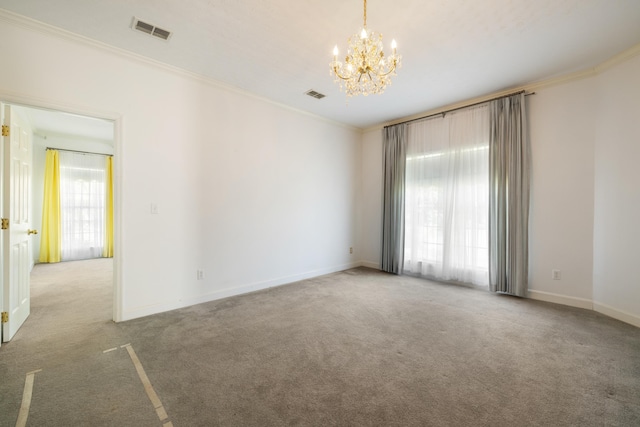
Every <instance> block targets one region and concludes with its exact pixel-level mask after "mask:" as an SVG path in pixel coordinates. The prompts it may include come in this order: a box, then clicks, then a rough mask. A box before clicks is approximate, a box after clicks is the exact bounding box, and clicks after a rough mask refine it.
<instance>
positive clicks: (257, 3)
mask: <svg viewBox="0 0 640 427" xmlns="http://www.w3.org/2000/svg"><path fill="white" fill-rule="evenodd" d="M0 8H4V9H7V10H9V11H12V12H15V13H18V14H21V15H25V16H28V17H30V18H33V19H35V20H38V21H42V22H45V23H47V24H50V25H53V26H56V27H60V28H63V29H66V30H68V31H71V32H74V33H77V34H80V35H83V36H86V37H89V38H91V39H94V40H98V41H100V42H103V43H107V44H109V45H112V46H116V47H118V48H121V49H125V50H128V51H131V52H135V53H137V54H140V55H143V56H146V57H149V58H152V59H155V60H158V61H161V62H164V63H167V64H171V65H174V66H177V67H180V68H182V69H185V70H188V71H191V72H195V73H197V74H200V75H203V76H206V77H209V78H212V79H215V80H217V81H220V82H223V83H224V84H227V85H230V86H233V87H236V88H239V89H241V90H244V91H248V92H251V93H253V94H256V95H258V96H260V97H263V98H267V99H270V100H272V101H275V102H278V103H281V104H285V105H287V106H290V107H293V108H296V109H300V110H304V111H307V112H309V113H312V114H316V115H319V116H322V117H325V118H327V119H330V120H334V121H337V122H341V123H344V124H347V125H351V126H355V127H358V128H367V127H371V126H374V125H378V124H381V123H385V122H389V121H393V120H397V119H399V118H402V117H407V116H411V115H414V114H418V113H420V112H424V111H428V110H432V109H434V108H438V107H441V106H445V105H449V104H453V103H456V102H460V101H464V100H467V99H472V98H475V97H479V96H484V95H488V94H491V93H495V92H498V91H502V90H505V89H509V88H514V87H518V86H522V85H524V84H528V83H532V82H536V81H540V80H545V79H549V78H552V77H555V76H559V75H564V74H568V73H571V72H575V71H581V70H585V69H588V68H591V67H594V66H596V65H598V64H600V63H602V62H604V61H606V60H607V59H609V58H611V57H613V56H615V55H616V54H618V53H620V52H623V51H625V50H627V49H629V48H631V47H633V46H634V45H636V44H638V43H640V0H393V1H391V0H386V1H385V0H369V1H368V2H367V8H368V10H367V24H368V28H369V29H372V30H375V31H377V32H380V33H382V34H383V36H384V38H385V39H384V41H385V46H386V47H387V48H388V45H389V43H390V42H391V39H392V38H394V39H396V41H397V43H398V53H399V54H401V55H402V57H403V65H402V68H401V69H400V70H399V71H398V75H397V76H396V77H395V78H394V79H393V84H392V85H391V86H390V87H388V88H387V90H386V91H385V93H384V94H382V95H371V96H368V97H362V96H360V97H354V98H350V99H349V100H348V101H347V99H346V98H345V95H344V94H343V93H341V92H340V91H339V88H338V85H337V84H336V83H334V82H333V79H332V77H331V76H330V73H329V62H330V61H331V59H332V50H333V46H334V45H336V44H337V45H338V47H339V48H340V49H341V51H342V52H345V50H346V49H345V48H346V41H347V39H348V37H350V36H351V35H352V34H355V33H356V32H358V31H359V29H360V28H361V27H362V8H363V4H362V1H361V0H179V1H178V0H109V1H104V0H56V1H51V0H0ZM134 16H135V17H137V18H139V19H141V20H143V21H146V22H148V23H151V24H154V25H157V26H159V27H162V28H164V29H167V30H170V31H172V32H173V35H172V36H171V38H170V39H169V41H163V40H160V39H157V38H154V37H151V36H148V35H146V34H143V33H140V32H137V31H134V30H132V29H131V24H132V21H133V17H134ZM309 89H313V90H315V91H318V92H321V93H323V94H325V95H326V98H323V99H321V100H317V99H314V98H311V97H309V96H306V95H304V92H306V91H307V90H309Z"/></svg>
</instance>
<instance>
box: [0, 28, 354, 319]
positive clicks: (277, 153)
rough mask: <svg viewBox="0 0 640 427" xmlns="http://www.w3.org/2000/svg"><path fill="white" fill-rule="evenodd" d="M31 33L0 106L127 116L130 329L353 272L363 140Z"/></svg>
mask: <svg viewBox="0 0 640 427" xmlns="http://www.w3.org/2000/svg"><path fill="white" fill-rule="evenodd" d="M0 19H4V18H1V17H0ZM29 25H30V24H25V25H22V24H14V23H13V22H11V21H10V20H9V19H8V18H7V19H5V21H4V22H2V25H0V46H1V47H2V49H1V50H2V52H3V56H4V57H5V58H11V61H5V62H3V66H2V67H0V99H2V97H3V96H4V97H5V98H7V97H8V98H12V97H14V98H15V97H18V98H20V99H23V100H24V99H33V100H37V102H36V103H43V104H46V105H43V106H48V107H51V106H52V105H54V104H55V105H60V106H62V107H67V108H68V109H72V110H74V111H75V112H84V113H92V112H105V114H89V115H97V116H102V117H121V120H120V121H119V123H120V124H121V127H119V129H120V130H121V135H120V137H121V139H120V141H121V143H120V144H119V145H118V144H117V145H116V153H115V154H116V156H115V161H116V164H115V167H116V170H115V175H116V177H115V178H116V181H117V182H119V183H120V185H116V189H117V190H119V191H120V193H119V194H117V195H116V201H117V202H118V201H119V202H120V206H119V208H120V210H121V212H122V216H121V219H122V222H121V223H120V224H118V225H117V227H118V229H119V230H120V234H119V236H120V237H121V241H120V242H116V248H117V249H119V250H120V253H116V260H117V261H118V266H119V269H120V270H119V271H120V274H121V283H122V287H123V307H122V308H123V312H122V319H130V318H134V317H138V316H142V315H146V314H151V313H156V312H160V311H163V310H168V309H173V308H177V307H181V306H185V305H189V304H193V303H198V302H201V301H206V300H210V299H214V298H218V297H222V296H226V295H232V294H236V293H240V292H244V291H248V290H253V289H258V288H262V287H266V286H271V285H277V284H281V283H287V282H291V281H294V280H297V279H301V278H304V277H310V276H314V275H319V274H323V273H327V272H332V271H337V270H340V269H345V268H348V267H350V266H353V265H356V264H355V263H354V262H355V256H356V255H357V254H354V255H350V254H349V247H350V246H355V244H356V242H357V229H356V221H357V203H358V197H359V196H358V194H359V192H360V183H361V174H360V155H361V135H360V132H359V131H356V130H353V129H348V128H345V127H341V126H338V125H335V124H332V123H329V122H326V121H323V120H320V119H317V118H314V117H310V116H307V115H304V114H302V113H299V112H296V111H292V110H289V109H286V108H283V107H280V106H277V105H275V104H272V103H268V102H266V101H263V100H260V99H257V98H255V97H252V96H248V95H243V94H241V93H238V92H232V91H230V90H228V89H225V88H223V87H219V86H216V85H213V84H210V83H208V82H205V81H201V80H198V79H195V78H191V77H188V76H187V75H186V74H183V73H179V72H172V71H169V70H167V69H163V68H159V67H156V66H154V65H150V64H149V63H147V62H146V61H138V60H136V59H133V58H129V57H127V56H122V55H120V54H115V53H112V52H110V51H108V50H104V49H102V48H96V47H94V46H90V45H88V44H86V43H84V42H81V41H78V40H76V39H75V38H67V37H59V36H57V35H51V34H50V33H49V31H48V30H42V29H38V30H33V29H30V28H28V27H29ZM63 109H64V108H63ZM151 203H156V204H157V205H158V207H159V214H158V215H152V214H151V213H150V204H151ZM116 209H118V206H116ZM116 238H118V235H117V236H116ZM197 269H203V270H204V272H205V279H204V280H201V281H198V280H196V270H197Z"/></svg>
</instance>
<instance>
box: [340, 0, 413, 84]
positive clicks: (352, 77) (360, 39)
mask: <svg viewBox="0 0 640 427" xmlns="http://www.w3.org/2000/svg"><path fill="white" fill-rule="evenodd" d="M391 49H392V51H393V53H392V54H391V55H390V56H388V57H386V58H385V56H384V51H383V48H382V34H378V33H376V32H374V31H370V30H367V0H364V25H363V27H362V31H360V34H354V35H353V36H351V37H350V38H349V48H348V49H347V56H346V57H345V58H344V64H343V63H342V62H340V61H338V46H336V47H335V48H333V61H332V62H331V74H332V75H334V77H335V81H336V82H337V83H339V84H340V89H341V90H344V91H345V92H346V94H347V96H348V97H349V96H354V95H360V94H362V95H364V96H367V95H369V94H375V93H382V92H384V90H385V88H386V87H387V85H390V84H391V76H395V75H396V69H397V68H398V67H400V59H401V57H400V55H398V54H397V53H396V41H395V40H393V41H392V42H391Z"/></svg>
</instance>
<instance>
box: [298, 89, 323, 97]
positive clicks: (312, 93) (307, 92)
mask: <svg viewBox="0 0 640 427" xmlns="http://www.w3.org/2000/svg"><path fill="white" fill-rule="evenodd" d="M304 94H305V95H309V96H311V97H312V98H315V99H322V98H324V97H325V96H327V95H323V94H321V93H320V92H316V91H315V90H313V89H311V90H308V91H306V92H305V93H304Z"/></svg>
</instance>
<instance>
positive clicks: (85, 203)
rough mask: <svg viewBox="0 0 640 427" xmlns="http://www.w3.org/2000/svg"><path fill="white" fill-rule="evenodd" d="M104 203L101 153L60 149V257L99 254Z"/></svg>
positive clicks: (103, 222)
mask: <svg viewBox="0 0 640 427" xmlns="http://www.w3.org/2000/svg"><path fill="white" fill-rule="evenodd" d="M105 202H106V171H105V156H102V155H95V154H84V153H75V152H69V151H61V152H60V211H61V212H60V216H61V222H62V224H61V229H62V230H61V231H62V238H61V242H62V260H64V261H70V260H77V259H86V258H98V257H101V256H102V252H103V248H104V236H105V214H106V206H105Z"/></svg>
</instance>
